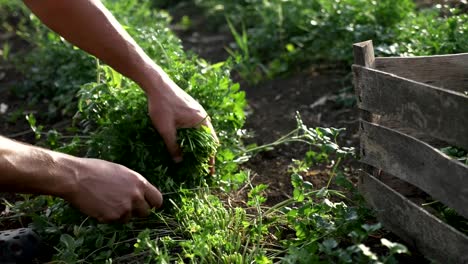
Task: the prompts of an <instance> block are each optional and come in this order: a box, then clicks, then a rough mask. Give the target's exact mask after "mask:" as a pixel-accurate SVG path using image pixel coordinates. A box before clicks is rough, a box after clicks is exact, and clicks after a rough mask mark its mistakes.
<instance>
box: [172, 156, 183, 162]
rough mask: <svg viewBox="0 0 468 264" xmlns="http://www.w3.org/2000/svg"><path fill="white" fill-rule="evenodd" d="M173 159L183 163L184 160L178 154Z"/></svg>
mask: <svg viewBox="0 0 468 264" xmlns="http://www.w3.org/2000/svg"><path fill="white" fill-rule="evenodd" d="M172 160H173V161H174V163H181V162H182V157H181V156H177V157H174V158H172Z"/></svg>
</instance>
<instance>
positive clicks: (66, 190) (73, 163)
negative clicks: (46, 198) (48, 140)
mask: <svg viewBox="0 0 468 264" xmlns="http://www.w3.org/2000/svg"><path fill="white" fill-rule="evenodd" d="M52 155H53V156H54V158H53V160H54V166H53V169H52V171H51V172H50V176H51V181H52V182H53V183H55V184H53V186H52V188H51V189H50V190H48V191H47V193H49V194H51V195H55V196H59V197H62V198H64V199H67V198H68V197H69V196H71V195H73V193H76V191H77V189H78V184H79V177H80V173H79V172H80V170H81V167H82V162H81V158H77V157H74V156H70V155H66V154H62V153H57V152H53V153H52Z"/></svg>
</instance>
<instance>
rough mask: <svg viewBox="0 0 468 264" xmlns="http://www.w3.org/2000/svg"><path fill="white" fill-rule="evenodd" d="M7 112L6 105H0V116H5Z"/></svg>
mask: <svg viewBox="0 0 468 264" xmlns="http://www.w3.org/2000/svg"><path fill="white" fill-rule="evenodd" d="M7 110H8V105H7V104H4V103H0V114H5V113H6V111H7Z"/></svg>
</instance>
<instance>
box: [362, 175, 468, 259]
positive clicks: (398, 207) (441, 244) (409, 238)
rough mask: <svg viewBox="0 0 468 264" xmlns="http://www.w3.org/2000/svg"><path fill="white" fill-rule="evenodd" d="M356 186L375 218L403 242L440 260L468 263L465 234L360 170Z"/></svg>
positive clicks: (427, 255) (467, 242) (467, 244)
mask: <svg viewBox="0 0 468 264" xmlns="http://www.w3.org/2000/svg"><path fill="white" fill-rule="evenodd" d="M359 188H360V190H361V192H362V193H363V195H364V197H365V199H366V201H367V202H368V203H370V204H371V205H372V207H373V208H374V209H375V211H376V214H377V218H378V219H379V221H381V222H382V224H384V225H385V226H386V227H387V228H388V229H390V230H391V231H392V232H394V233H395V234H397V235H398V236H399V237H401V238H402V239H403V240H404V241H405V242H406V243H408V244H410V245H412V246H414V247H416V248H417V249H418V250H419V251H420V252H421V253H423V254H424V255H425V256H426V257H429V258H432V259H434V260H436V261H438V262H440V263H468V254H467V253H466V252H467V251H468V237H467V236H465V235H464V234H462V233H461V232H459V231H457V230H455V229H454V228H452V227H450V226H448V225H447V224H445V223H443V222H442V221H441V220H439V219H437V218H436V217H434V216H433V215H431V214H429V213H428V212H427V211H425V210H424V209H422V208H421V207H419V206H417V205H416V204H414V203H413V202H411V201H409V200H408V199H406V198H405V197H404V196H402V195H400V194H399V193H397V192H395V191H394V190H393V189H391V188H390V187H388V186H387V185H385V184H384V183H382V182H380V181H379V180H377V179H376V178H375V177H373V176H372V175H370V174H368V173H366V172H364V171H361V175H360V184H359Z"/></svg>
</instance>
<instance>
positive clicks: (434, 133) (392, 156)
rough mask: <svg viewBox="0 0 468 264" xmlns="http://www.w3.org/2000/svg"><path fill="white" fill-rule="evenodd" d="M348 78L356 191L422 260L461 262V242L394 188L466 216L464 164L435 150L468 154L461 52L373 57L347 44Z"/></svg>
mask: <svg viewBox="0 0 468 264" xmlns="http://www.w3.org/2000/svg"><path fill="white" fill-rule="evenodd" d="M353 74H354V85H355V90H356V95H357V97H358V107H359V108H360V109H361V120H360V138H361V162H362V163H364V164H365V165H364V166H363V169H362V170H361V175H360V182H359V188H360V190H361V193H362V194H363V196H364V197H365V199H366V200H367V201H368V203H369V204H370V205H371V206H372V207H373V208H374V209H375V210H376V214H377V217H378V219H379V220H380V221H381V222H382V223H383V224H384V226H385V227H386V228H388V229H389V230H391V231H392V232H394V233H395V234H397V235H398V236H400V237H401V238H402V239H403V240H404V241H405V242H406V243H408V244H410V245H412V246H414V247H416V248H417V249H418V250H419V251H420V252H421V253H423V254H424V255H425V256H426V257H428V258H430V259H433V260H435V261H438V262H441V263H468V237H467V236H466V235H464V234H463V233H461V232H459V231H457V230H456V229H454V228H453V227H451V226H449V225H447V224H445V223H444V222H442V221H441V220H440V219H438V218H436V217H435V216H433V215H432V214H431V213H429V212H428V211H427V210H426V209H425V208H423V207H421V206H420V205H421V202H414V200H415V199H408V197H406V196H405V195H403V194H402V192H404V191H402V190H403V189H404V188H399V187H398V186H400V187H401V185H402V184H403V185H408V183H409V184H411V185H412V186H414V187H417V188H418V189H419V190H422V191H423V192H425V193H426V194H427V195H429V196H431V197H432V198H433V199H435V200H438V201H440V202H442V203H443V204H445V205H447V206H449V207H451V208H453V209H455V211H456V212H457V213H458V214H460V215H461V216H463V217H465V218H467V219H468V166H467V165H466V164H463V163H462V162H459V161H457V160H456V159H453V158H450V157H448V156H447V155H445V154H444V153H442V152H441V151H440V150H439V149H438V147H439V146H448V145H454V146H458V147H461V148H464V149H465V150H468V96H467V94H466V91H468V53H465V54H455V55H442V56H429V57H408V58H396V57H395V58H375V57H374V50H373V46H372V41H366V42H361V43H357V44H355V45H354V65H353ZM399 189H400V190H399Z"/></svg>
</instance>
